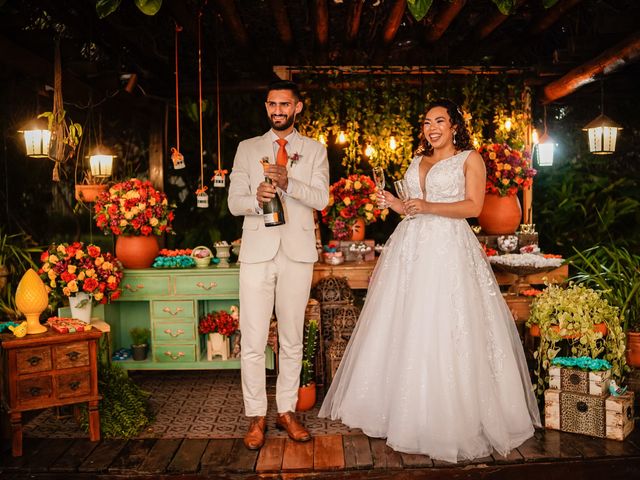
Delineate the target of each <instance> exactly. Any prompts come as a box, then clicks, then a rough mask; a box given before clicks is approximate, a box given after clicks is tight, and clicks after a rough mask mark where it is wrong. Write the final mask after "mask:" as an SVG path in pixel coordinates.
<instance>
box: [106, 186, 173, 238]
mask: <svg viewBox="0 0 640 480" xmlns="http://www.w3.org/2000/svg"><path fill="white" fill-rule="evenodd" d="M94 212H95V219H96V224H97V225H98V228H100V229H102V231H103V232H104V234H105V235H108V234H110V233H114V234H116V235H145V236H148V235H152V234H153V235H161V234H162V233H173V229H172V228H171V222H172V221H173V218H174V215H173V212H172V211H171V206H170V205H169V202H168V200H167V196H166V195H165V194H164V193H163V192H161V191H159V190H156V189H155V188H153V185H151V182H149V181H142V180H139V179H137V178H132V179H130V180H127V181H125V182H120V183H116V184H115V185H113V186H112V187H111V188H110V189H109V190H108V191H106V192H104V193H101V194H100V195H99V196H98V198H97V199H96V204H95V206H94Z"/></svg>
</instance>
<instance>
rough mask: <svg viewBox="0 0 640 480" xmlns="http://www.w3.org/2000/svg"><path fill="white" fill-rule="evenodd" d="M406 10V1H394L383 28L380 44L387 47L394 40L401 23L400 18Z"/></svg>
mask: <svg viewBox="0 0 640 480" xmlns="http://www.w3.org/2000/svg"><path fill="white" fill-rule="evenodd" d="M406 8H407V0H396V2H395V3H394V4H393V7H391V13H390V14H389V18H388V19H387V23H386V24H385V26H384V33H383V36H382V42H383V43H384V45H385V46H388V45H390V44H391V42H393V39H394V38H396V34H397V33H398V29H399V28H400V24H401V23H402V17H403V16H404V12H405V10H406Z"/></svg>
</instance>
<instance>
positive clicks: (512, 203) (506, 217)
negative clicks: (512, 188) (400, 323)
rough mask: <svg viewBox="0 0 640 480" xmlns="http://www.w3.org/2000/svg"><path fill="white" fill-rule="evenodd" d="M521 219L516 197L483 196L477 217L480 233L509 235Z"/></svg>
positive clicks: (490, 194) (518, 202)
mask: <svg viewBox="0 0 640 480" xmlns="http://www.w3.org/2000/svg"><path fill="white" fill-rule="evenodd" d="M521 218H522V208H521V207H520V200H519V199H518V196H517V195H511V196H506V197H501V196H500V195H496V194H495V193H487V194H486V195H485V196H484V205H483V206H482V211H481V212H480V215H478V223H480V226H481V227H482V231H483V232H484V233H486V234H489V235H509V234H512V233H514V232H515V231H516V229H517V228H518V226H519V225H520V219H521Z"/></svg>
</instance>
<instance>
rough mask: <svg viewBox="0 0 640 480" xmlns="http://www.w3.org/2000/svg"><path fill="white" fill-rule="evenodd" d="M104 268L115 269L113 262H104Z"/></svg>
mask: <svg viewBox="0 0 640 480" xmlns="http://www.w3.org/2000/svg"><path fill="white" fill-rule="evenodd" d="M102 269H103V270H113V264H112V263H111V262H104V263H103V264H102Z"/></svg>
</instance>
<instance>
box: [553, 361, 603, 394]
mask: <svg viewBox="0 0 640 480" xmlns="http://www.w3.org/2000/svg"><path fill="white" fill-rule="evenodd" d="M610 381H611V370H600V371H596V372H585V371H582V370H578V369H575V368H563V367H558V366H552V367H551V368H549V388H554V389H557V390H563V391H565V392H576V393H588V394H589V395H604V394H606V393H608V391H609V383H610Z"/></svg>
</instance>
